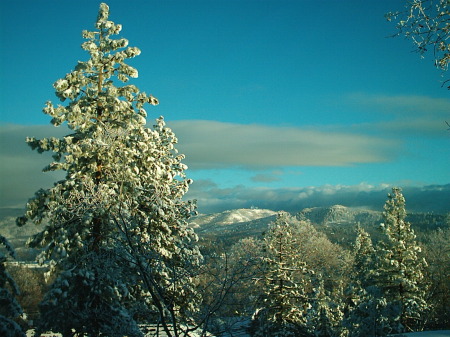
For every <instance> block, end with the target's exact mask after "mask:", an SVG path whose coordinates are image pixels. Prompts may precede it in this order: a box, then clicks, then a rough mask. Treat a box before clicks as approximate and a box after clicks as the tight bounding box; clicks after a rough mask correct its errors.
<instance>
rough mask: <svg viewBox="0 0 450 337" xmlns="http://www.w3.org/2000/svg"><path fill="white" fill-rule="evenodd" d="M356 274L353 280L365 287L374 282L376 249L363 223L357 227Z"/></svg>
mask: <svg viewBox="0 0 450 337" xmlns="http://www.w3.org/2000/svg"><path fill="white" fill-rule="evenodd" d="M354 255H355V261H354V268H353V269H354V276H353V281H354V282H358V283H359V284H360V285H361V287H362V288H363V289H365V288H366V287H368V286H369V285H371V284H373V282H372V278H373V270H374V267H375V265H374V263H375V249H374V247H373V244H372V239H371V238H370V235H369V233H367V232H366V231H365V230H364V228H362V227H361V225H359V224H358V225H357V227H356V240H355V248H354Z"/></svg>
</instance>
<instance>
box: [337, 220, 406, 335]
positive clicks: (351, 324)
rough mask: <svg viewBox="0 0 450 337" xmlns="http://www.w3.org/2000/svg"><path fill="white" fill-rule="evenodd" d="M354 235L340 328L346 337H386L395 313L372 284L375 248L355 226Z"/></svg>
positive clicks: (360, 229) (368, 237)
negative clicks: (345, 304)
mask: <svg viewBox="0 0 450 337" xmlns="http://www.w3.org/2000/svg"><path fill="white" fill-rule="evenodd" d="M356 232H357V235H356V240H355V245H354V251H353V252H354V264H353V272H352V275H351V280H350V283H349V285H348V287H347V289H346V296H347V308H346V310H345V316H344V320H343V326H344V327H345V328H346V329H347V331H348V335H349V336H350V337H359V336H367V337H376V336H386V335H387V334H388V333H389V332H390V331H391V329H390V324H389V321H390V320H392V319H393V317H398V311H396V309H395V308H393V307H391V306H388V304H387V302H386V299H385V298H384V297H383V296H382V293H381V291H380V289H379V288H378V287H377V286H375V285H374V273H375V249H374V247H373V245H372V240H371V238H370V235H369V233H367V232H366V231H365V230H364V229H363V228H362V227H361V226H360V225H359V224H358V225H357V227H356Z"/></svg>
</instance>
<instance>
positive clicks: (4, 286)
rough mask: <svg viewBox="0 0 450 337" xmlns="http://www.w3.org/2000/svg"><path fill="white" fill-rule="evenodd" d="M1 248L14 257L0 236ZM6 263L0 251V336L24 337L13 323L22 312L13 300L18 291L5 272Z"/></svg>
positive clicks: (11, 249)
mask: <svg viewBox="0 0 450 337" xmlns="http://www.w3.org/2000/svg"><path fill="white" fill-rule="evenodd" d="M1 246H3V247H4V248H5V249H6V253H7V254H8V255H10V256H11V257H14V256H15V252H14V249H13V248H12V247H11V245H10V244H9V242H8V240H7V239H6V238H5V237H4V236H3V235H0V247H1ZM6 261H7V255H5V254H4V253H3V252H2V251H1V250H0V336H4V337H25V333H24V332H23V331H22V328H21V327H20V325H19V324H17V323H16V322H15V321H14V319H16V318H18V317H19V316H20V315H22V313H23V310H22V307H21V306H20V304H19V303H18V302H17V300H16V298H15V296H16V295H18V294H19V289H18V288H17V285H16V283H15V282H14V280H13V279H12V277H11V275H9V273H8V271H7V270H6Z"/></svg>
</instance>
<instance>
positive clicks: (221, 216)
mask: <svg viewBox="0 0 450 337" xmlns="http://www.w3.org/2000/svg"><path fill="white" fill-rule="evenodd" d="M275 214H276V212H274V211H271V210H270V209H257V208H255V209H254V208H240V209H234V210H229V211H224V212H221V213H214V214H207V215H204V214H201V215H198V216H196V217H194V218H193V219H192V221H191V222H190V223H191V225H192V226H193V227H199V226H202V225H205V224H215V225H219V226H224V225H230V224H236V223H240V222H249V221H253V220H257V219H261V218H267V217H269V216H272V215H275Z"/></svg>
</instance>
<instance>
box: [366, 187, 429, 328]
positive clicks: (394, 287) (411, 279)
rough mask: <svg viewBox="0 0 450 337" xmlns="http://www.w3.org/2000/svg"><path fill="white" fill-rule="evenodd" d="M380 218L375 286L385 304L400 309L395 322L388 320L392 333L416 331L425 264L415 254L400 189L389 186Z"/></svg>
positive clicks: (421, 311) (424, 289)
mask: <svg viewBox="0 0 450 337" xmlns="http://www.w3.org/2000/svg"><path fill="white" fill-rule="evenodd" d="M383 218H384V223H383V224H382V225H381V229H382V232H383V233H384V238H383V239H382V240H381V241H380V244H379V247H378V249H377V252H376V260H377V261H376V275H375V276H376V285H377V286H378V287H379V288H380V289H381V291H382V294H383V297H384V298H385V299H386V300H387V303H388V304H389V305H392V306H397V307H398V308H399V310H400V316H399V321H398V322H396V321H395V320H393V321H392V322H391V323H392V330H393V331H392V332H394V333H400V332H403V330H405V331H414V330H418V329H421V327H422V326H423V324H424V319H425V317H424V313H425V312H426V311H427V309H428V305H427V303H426V301H425V298H426V292H427V286H426V284H424V275H423V273H424V269H425V268H426V266H427V264H426V261H425V259H423V258H421V257H420V256H419V254H420V251H421V248H420V246H419V245H418V244H417V242H416V235H415V234H414V230H413V229H412V228H411V225H410V223H409V222H407V221H406V220H405V218H406V209H405V198H404V197H403V194H402V192H401V189H400V188H393V189H392V193H390V194H388V200H387V201H386V203H385V205H384V212H383Z"/></svg>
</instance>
